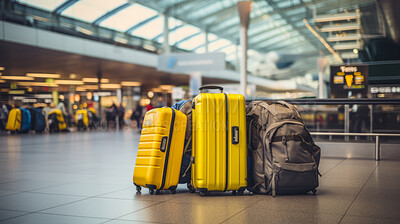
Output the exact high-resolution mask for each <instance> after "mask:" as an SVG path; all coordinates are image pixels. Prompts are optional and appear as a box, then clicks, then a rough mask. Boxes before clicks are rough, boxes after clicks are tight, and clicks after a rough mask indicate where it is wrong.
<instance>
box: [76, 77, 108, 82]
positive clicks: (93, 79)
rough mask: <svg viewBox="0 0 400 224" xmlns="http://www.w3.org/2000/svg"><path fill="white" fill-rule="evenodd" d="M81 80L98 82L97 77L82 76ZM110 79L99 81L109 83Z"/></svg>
mask: <svg viewBox="0 0 400 224" xmlns="http://www.w3.org/2000/svg"><path fill="white" fill-rule="evenodd" d="M82 81H83V82H94V83H98V82H99V79H98V78H82ZM109 82H110V80H109V79H101V83H109Z"/></svg>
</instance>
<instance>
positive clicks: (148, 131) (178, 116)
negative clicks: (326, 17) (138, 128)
mask: <svg viewBox="0 0 400 224" xmlns="http://www.w3.org/2000/svg"><path fill="white" fill-rule="evenodd" d="M185 132H186V115H185V114H184V113H182V112H180V111H178V110H175V109H172V108H157V109H153V110H150V111H149V112H147V113H146V115H145V117H144V121H143V129H142V133H141V136H140V142H139V149H138V153H137V158H136V164H135V169H134V172H133V183H134V184H135V186H136V190H137V191H138V192H140V190H141V187H147V188H149V191H150V194H154V190H157V191H156V193H157V194H158V193H159V192H160V191H159V190H163V189H168V190H171V192H172V193H173V194H174V193H175V192H176V191H175V189H176V187H177V185H178V181H179V172H180V169H181V162H182V155H183V147H184V141H185Z"/></svg>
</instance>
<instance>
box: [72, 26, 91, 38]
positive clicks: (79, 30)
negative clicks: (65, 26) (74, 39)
mask: <svg viewBox="0 0 400 224" xmlns="http://www.w3.org/2000/svg"><path fill="white" fill-rule="evenodd" d="M76 30H77V31H78V32H81V33H84V34H86V35H89V36H91V35H93V32H92V31H90V30H88V29H85V28H82V27H79V26H78V27H77V28H76Z"/></svg>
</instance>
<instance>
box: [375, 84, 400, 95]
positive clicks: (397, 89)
mask: <svg viewBox="0 0 400 224" xmlns="http://www.w3.org/2000/svg"><path fill="white" fill-rule="evenodd" d="M369 92H370V93H374V94H380V93H396V94H397V93H400V86H371V88H370V89H369Z"/></svg>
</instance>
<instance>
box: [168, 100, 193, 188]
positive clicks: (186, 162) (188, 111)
mask: <svg viewBox="0 0 400 224" xmlns="http://www.w3.org/2000/svg"><path fill="white" fill-rule="evenodd" d="M171 108H173V109H176V110H179V111H181V112H182V113H184V114H185V115H186V117H187V124H186V134H185V144H184V149H183V156H182V165H181V171H180V174H179V183H180V184H184V183H187V184H188V188H189V189H190V190H191V191H193V188H192V186H191V184H190V180H191V176H192V175H191V173H192V172H191V165H192V164H191V156H192V101H191V100H182V101H179V102H177V103H175V104H174V105H172V106H171Z"/></svg>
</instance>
